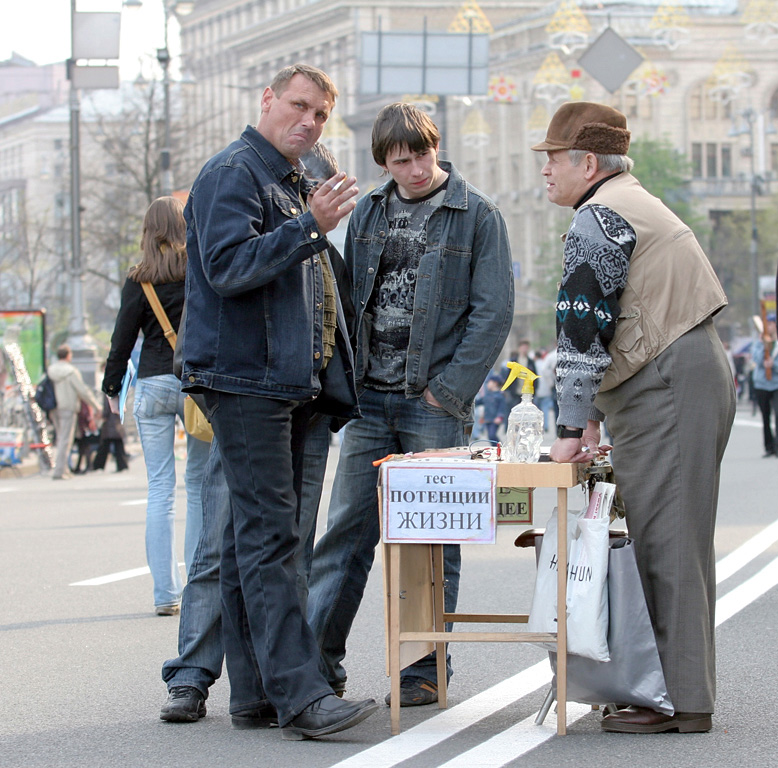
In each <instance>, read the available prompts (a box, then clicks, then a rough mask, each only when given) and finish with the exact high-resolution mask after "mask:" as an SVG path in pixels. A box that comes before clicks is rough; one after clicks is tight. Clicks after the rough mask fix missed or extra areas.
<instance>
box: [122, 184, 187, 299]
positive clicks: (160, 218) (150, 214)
mask: <svg viewBox="0 0 778 768" xmlns="http://www.w3.org/2000/svg"><path fill="white" fill-rule="evenodd" d="M140 249H141V252H142V253H143V257H142V258H141V261H140V264H138V265H136V266H134V267H133V268H132V269H131V270H130V273H129V278H130V279H131V280H135V282H137V283H152V284H154V285H157V284H159V283H177V282H180V281H181V280H183V279H184V278H185V277H186V222H185V221H184V204H183V203H182V202H181V201H180V200H177V199H176V198H175V197H158V198H157V199H156V200H155V201H154V202H153V203H152V204H151V205H150V206H149V208H148V210H147V211H146V216H145V217H144V219H143V235H142V236H141V240H140Z"/></svg>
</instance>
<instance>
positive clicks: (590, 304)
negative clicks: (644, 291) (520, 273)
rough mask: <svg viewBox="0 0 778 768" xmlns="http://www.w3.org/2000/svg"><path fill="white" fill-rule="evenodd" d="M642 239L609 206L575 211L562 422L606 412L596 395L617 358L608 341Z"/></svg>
mask: <svg viewBox="0 0 778 768" xmlns="http://www.w3.org/2000/svg"><path fill="white" fill-rule="evenodd" d="M636 242H637V238H636V235H635V231H634V230H633V229H632V227H631V226H630V225H629V224H628V223H627V222H626V221H625V220H624V219H623V218H622V217H621V216H619V214H617V213H616V212H615V211H613V210H612V209H610V208H606V207H605V206H603V205H596V204H594V205H586V206H583V207H581V208H579V209H578V210H577V211H576V213H575V215H574V216H573V220H572V222H571V224H570V228H569V230H568V232H567V239H566V240H565V248H564V256H565V266H564V272H563V274H562V283H561V286H560V289H559V295H558V297H557V304H556V329H557V347H558V359H557V369H556V387H557V398H558V401H559V419H558V421H559V423H560V424H564V425H565V426H567V427H571V428H572V427H584V428H585V427H586V423H587V421H588V420H589V419H592V418H593V419H597V418H599V417H600V414H599V413H598V411H597V409H596V408H595V407H594V405H593V403H594V398H595V395H596V394H597V391H598V390H599V388H600V384H601V383H602V377H603V376H604V375H605V371H606V370H607V368H608V366H609V365H610V362H611V356H610V354H609V353H608V345H609V344H610V342H611V340H612V339H613V334H614V333H615V330H616V320H617V319H618V317H619V312H620V307H619V298H620V296H621V294H622V292H623V291H624V287H625V285H626V283H627V274H628V272H629V260H630V256H631V255H632V251H633V249H634V247H635V244H636Z"/></svg>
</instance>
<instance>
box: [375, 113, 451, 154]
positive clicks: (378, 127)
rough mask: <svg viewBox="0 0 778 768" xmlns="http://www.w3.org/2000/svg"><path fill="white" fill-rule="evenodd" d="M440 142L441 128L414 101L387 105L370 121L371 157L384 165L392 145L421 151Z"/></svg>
mask: <svg viewBox="0 0 778 768" xmlns="http://www.w3.org/2000/svg"><path fill="white" fill-rule="evenodd" d="M438 144H440V131H439V130H438V127H437V126H436V125H435V123H433V122H432V119H431V118H430V116H429V115H428V114H427V113H426V112H423V111H422V110H420V109H419V108H418V107H416V106H414V105H413V104H407V103H405V102H397V103H395V104H387V105H386V106H385V107H383V108H382V109H381V111H380V112H379V113H378V116H377V117H376V119H375V122H374V123H373V140H372V149H373V159H374V160H375V161H376V162H377V163H378V165H381V166H384V165H386V156H387V155H388V154H389V152H391V151H392V150H393V149H394V148H395V147H408V149H409V150H410V151H411V152H423V151H424V150H425V149H432V148H434V147H437V146H438Z"/></svg>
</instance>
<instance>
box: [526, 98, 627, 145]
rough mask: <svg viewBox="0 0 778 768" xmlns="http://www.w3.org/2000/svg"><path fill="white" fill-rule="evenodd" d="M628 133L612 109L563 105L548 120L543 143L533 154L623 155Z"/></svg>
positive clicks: (590, 104)
mask: <svg viewBox="0 0 778 768" xmlns="http://www.w3.org/2000/svg"><path fill="white" fill-rule="evenodd" d="M629 137H630V132H629V131H628V130H627V118H626V117H625V116H624V115H623V114H621V112H619V111H618V110H616V109H613V107H609V106H607V105H605V104H596V103H594V102H591V101H574V102H568V103H567V104H563V105H562V106H561V107H560V108H559V109H558V110H557V111H556V114H555V115H554V116H553V117H552V118H551V122H550V123H549V126H548V131H547V133H546V140H545V141H543V142H541V143H540V144H536V145H535V146H534V147H532V149H533V150H535V152H554V151H556V150H558V149H582V150H584V151H585V152H594V153H595V154H598V155H626V154H627V151H628V150H629Z"/></svg>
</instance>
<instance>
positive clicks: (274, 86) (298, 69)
mask: <svg viewBox="0 0 778 768" xmlns="http://www.w3.org/2000/svg"><path fill="white" fill-rule="evenodd" d="M295 75H302V76H303V77H307V78H308V79H309V80H310V81H311V82H312V83H313V84H314V85H316V86H317V87H318V88H319V89H320V90H322V91H324V92H325V93H327V94H329V95H330V96H332V101H333V102H334V101H335V99H337V98H338V89H337V88H336V87H335V83H333V82H332V80H330V78H329V76H328V75H327V74H325V73H324V72H322V71H321V70H320V69H318V68H317V67H312V66H310V65H309V64H291V65H290V66H288V67H284V68H283V69H282V70H281V71H280V72H278V73H277V74H276V76H275V77H274V78H273V82H272V83H270V90H271V91H273V93H274V94H275V95H276V97H278V96H280V95H281V94H282V93H283V92H284V91H285V90H286V89H287V86H288V85H289V81H290V80H291V79H292V78H293V77H294V76H295Z"/></svg>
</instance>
